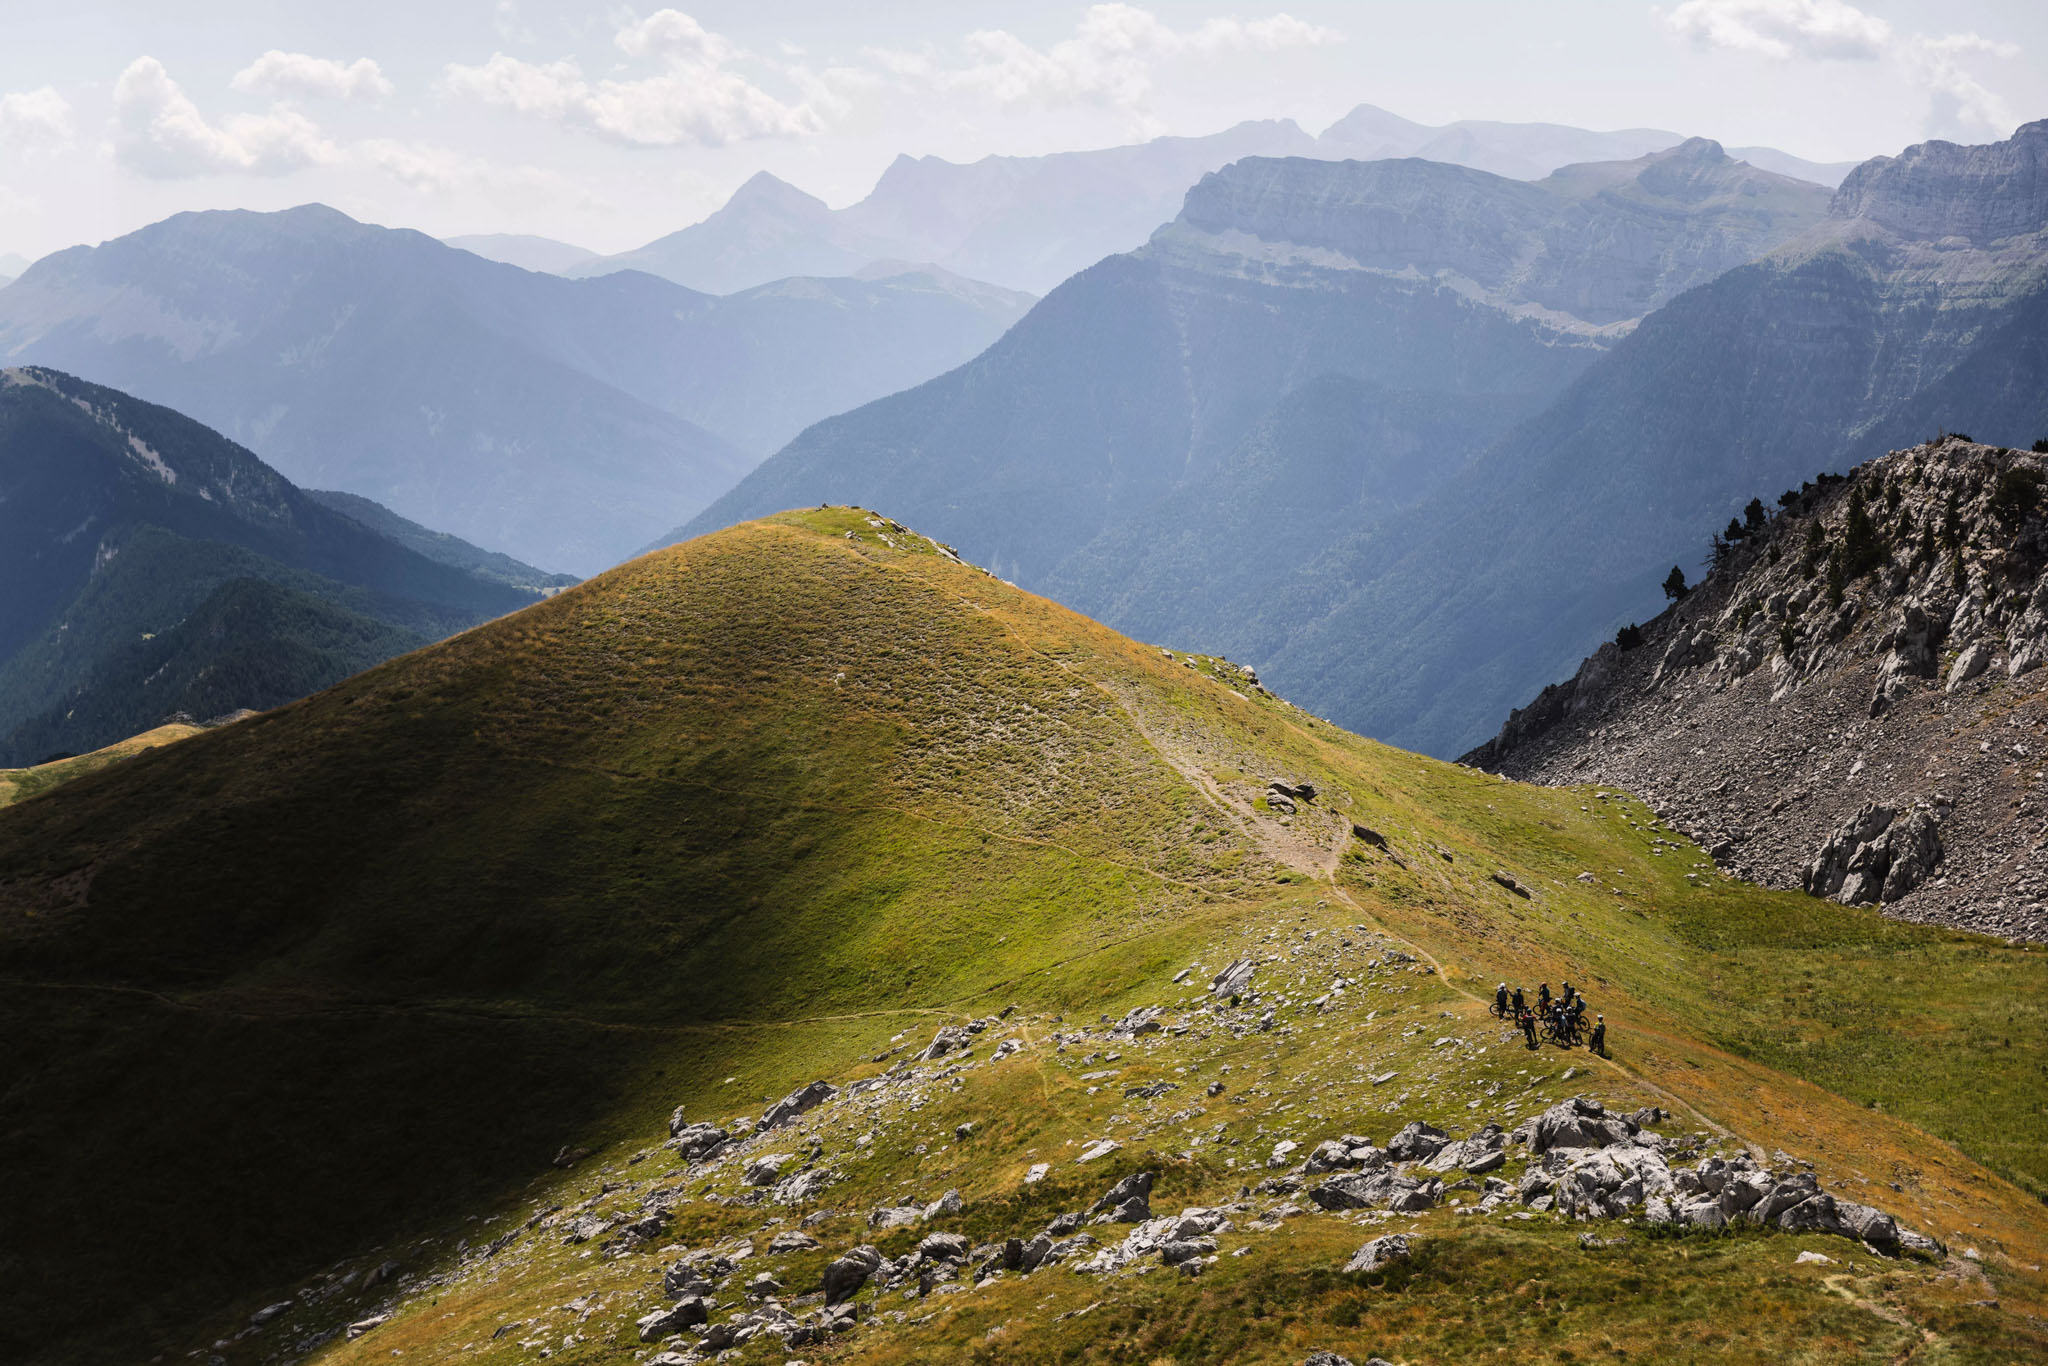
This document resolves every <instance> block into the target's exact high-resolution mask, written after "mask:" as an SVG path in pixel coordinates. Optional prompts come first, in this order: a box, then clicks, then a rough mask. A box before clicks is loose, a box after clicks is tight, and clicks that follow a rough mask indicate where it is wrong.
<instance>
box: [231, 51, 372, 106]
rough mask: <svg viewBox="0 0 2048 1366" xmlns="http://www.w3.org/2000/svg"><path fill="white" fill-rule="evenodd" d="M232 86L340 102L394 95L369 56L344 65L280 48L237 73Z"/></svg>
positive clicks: (268, 93)
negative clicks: (280, 50)
mask: <svg viewBox="0 0 2048 1366" xmlns="http://www.w3.org/2000/svg"><path fill="white" fill-rule="evenodd" d="M229 84H231V85H233V86H234V88H235V89H237V90H242V91H251V92H255V93H258V94H264V95H320V96H325V97H327V98H330V99H337V100H356V99H378V98H381V97H383V96H385V95H389V94H391V93H392V85H391V82H390V81H388V80H386V79H384V72H383V71H382V70H381V69H380V68H379V67H378V65H377V64H376V63H375V62H373V61H371V60H370V59H369V58H368V57H359V58H357V59H356V60H355V61H353V62H346V63H344V62H337V61H335V60H334V59H332V58H330V57H314V56H310V55H309V54H307V53H304V52H279V51H278V50H277V49H276V48H272V49H271V50H270V51H268V52H266V53H264V54H263V55H262V56H261V57H258V58H257V59H256V60H255V61H253V62H251V63H250V64H249V65H248V66H246V67H244V68H242V69H241V70H240V71H237V72H236V73H235V78H234V80H233V81H231V82H230V83H229Z"/></svg>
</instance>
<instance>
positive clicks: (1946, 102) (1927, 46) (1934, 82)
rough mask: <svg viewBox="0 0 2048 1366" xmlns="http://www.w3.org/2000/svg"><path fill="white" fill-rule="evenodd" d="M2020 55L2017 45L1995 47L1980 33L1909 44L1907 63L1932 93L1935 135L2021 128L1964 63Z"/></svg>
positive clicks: (1930, 119) (1930, 120)
mask: <svg viewBox="0 0 2048 1366" xmlns="http://www.w3.org/2000/svg"><path fill="white" fill-rule="evenodd" d="M2019 51H2020V50H2019V48H2018V47H2017V46H2016V45H2014V44H2012V43H1995V42H1992V41H1990V40H1989V39H1986V38H1981V37H1979V36H1978V35H1976V34H1974V33H1951V34H1947V35H1945V36H1943V37H1940V38H1929V37H1925V36H1917V37H1915V38H1913V39H1912V40H1911V41H1910V42H1908V43H1907V44H1906V45H1905V46H1904V48H1903V50H1902V53H1901V60H1902V61H1903V62H1904V64H1905V66H1906V68H1907V70H1908V71H1910V72H1911V73H1912V75H1913V78H1914V79H1915V80H1917V81H1918V82H1919V83H1920V85H1921V86H1922V87H1923V88H1924V89H1925V90H1926V91H1927V94H1928V104H1929V108H1928V120H1927V122H1928V128H1929V131H1931V132H1935V133H1944V134H1947V133H1952V134H1954V135H1956V136H1958V137H1968V136H1970V135H1971V134H1972V132H1973V131H1975V130H1987V129H1988V130H1990V131H1992V132H1996V133H2000V134H2005V133H2009V132H2011V131H2012V130H2013V128H2015V127H2017V126H2018V124H2019V120H2018V119H2016V118H2015V117H2013V111H2012V108H2011V106H2009V105H2007V104H2006V102H2005V101H2004V100H2002V99H2000V98H1999V97H1998V96H1997V95H1996V94H1994V93H1993V92H1992V91H1991V90H1990V89H1989V88H1988V87H1987V86H1985V85H1984V83H1983V82H1981V81H1979V80H1978V79H1977V78H1976V77H1975V76H1972V75H1971V74H1970V73H1969V72H1968V71H1965V70H1964V69H1963V67H1962V58H1964V57H1966V56H1970V55H1982V56H1990V57H2017V56H2018V55H2019Z"/></svg>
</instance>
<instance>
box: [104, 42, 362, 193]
mask: <svg viewBox="0 0 2048 1366" xmlns="http://www.w3.org/2000/svg"><path fill="white" fill-rule="evenodd" d="M114 126H115V137H114V157H115V159H116V160H117V161H119V162H120V163H121V165H123V166H125V167H127V168H128V169H129V170H131V171H134V172H135V173H137V174H138V175H144V176H148V177H150V178H151V179H153V180H178V179H183V178H186V177H190V176H202V175H220V174H236V173H239V174H245V175H286V174H289V173H290V172H292V171H296V170H299V169H300V168H301V167H305V166H316V165H322V164H326V163H329V162H332V161H334V160H336V159H337V157H338V156H339V151H338V149H337V148H336V147H335V145H334V144H333V143H332V142H329V141H328V140H327V139H326V138H325V137H323V136H322V135H321V133H320V129H319V127H318V126H317V125H315V124H314V123H313V122H312V121H311V120H310V119H308V118H306V117H305V116H304V115H302V114H299V113H297V112H296V111H294V110H290V109H284V108H274V109H272V110H271V111H270V112H269V113H267V114H238V115H235V116H234V117H232V118H229V119H226V120H224V121H222V122H219V123H214V122H210V121H209V120H208V119H207V118H206V116H205V115H204V114H202V113H200V112H199V107H198V106H197V105H195V104H193V103H192V101H191V99H190V98H189V97H188V96H187V95H186V94H185V92H184V91H183V90H181V89H180V88H179V87H178V83H177V82H176V81H174V80H172V79H171V76H170V73H169V72H168V71H166V70H164V65H163V63H162V62H159V61H158V60H157V59H156V58H154V57H138V58H136V59H135V60H134V61H133V62H131V63H129V65H128V69H127V70H126V71H123V72H122V73H121V78H120V79H119V80H118V81H116V82H115V83H114Z"/></svg>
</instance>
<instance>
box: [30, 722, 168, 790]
mask: <svg viewBox="0 0 2048 1366" xmlns="http://www.w3.org/2000/svg"><path fill="white" fill-rule="evenodd" d="M200 733H201V728H200V727H198V726H187V725H169V726H158V727H156V728H155V729H154V730H148V731H144V732H143V733H142V734H140V735H136V736H133V737H131V738H129V739H126V740H123V741H121V742H120V743H118V744H112V745H108V746H106V747H105V748H102V749H96V750H94V751H92V752H91V753H90V754H74V755H72V756H70V757H69V758H66V759H55V760H52V761H51V762H49V763H45V764H37V765H35V766H34V767H33V768H5V769H0V806H12V805H13V804H14V803H16V802H18V801H22V800H25V799H26V798H29V797H33V796H35V795H36V794H37V793H39V792H47V791H49V790H50V789H52V788H55V787H60V786H62V785H63V784H65V783H68V782H70V781H71V780H72V779H73V778H82V777H84V776H85V775H86V774H88V773H97V772H98V771H99V770H101V769H103V768H105V767H107V765H109V764H113V763H117V762H119V761H120V760H122V759H126V758H130V757H132V756H134V755H137V754H140V753H142V752H143V751H144V750H148V749H155V748H156V747H157V746H159V745H168V744H173V743H175V742H176V741H179V740H183V739H185V738H186V737H188V736H193V735H198V734H200Z"/></svg>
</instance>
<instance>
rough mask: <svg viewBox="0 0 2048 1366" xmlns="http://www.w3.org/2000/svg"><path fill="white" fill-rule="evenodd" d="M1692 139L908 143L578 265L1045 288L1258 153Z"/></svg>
mask: <svg viewBox="0 0 2048 1366" xmlns="http://www.w3.org/2000/svg"><path fill="white" fill-rule="evenodd" d="M1683 141H1685V139H1684V137H1682V136H1681V135H1680V134H1677V133H1668V132H1663V131H1661V130H1658V129H1650V128H1639V129H1627V130H1624V131H1621V132H1613V133H1601V132H1591V131H1588V130H1586V129H1583V128H1568V127H1564V126H1561V125H1558V124H1549V123H1488V122H1476V121H1462V122H1459V123H1452V124H1447V125H1444V126H1442V127H1428V126H1426V125H1423V124H1419V123H1412V122H1410V121H1409V120H1407V119H1403V118H1400V117H1398V116H1396V115H1393V114H1389V113H1387V112H1386V111H1385V110H1382V109H1376V108H1374V107H1373V106H1372V105H1360V106H1359V107H1358V108H1356V109H1354V110H1352V111H1351V113H1349V114H1347V115H1345V116H1344V117H1343V118H1342V119H1340V120H1338V121H1337V122H1336V123H1335V124H1332V125H1331V126H1330V127H1329V128H1328V129H1326V130H1325V131H1324V133H1323V134H1322V136H1321V137H1312V136H1310V135H1309V134H1308V133H1305V132H1303V131H1302V129H1301V128H1300V127H1299V126H1298V125H1297V124H1295V123H1294V122H1293V121H1292V120H1288V119H1274V120H1264V121H1258V122H1247V123H1241V124H1238V125H1237V126H1236V127H1233V128H1229V129H1226V130H1225V131H1223V132H1221V133H1215V134H1212V135H1210V136H1207V137H1192V138H1189V137H1165V138H1156V139H1154V140H1153V141H1151V142H1146V143H1139V144H1136V145H1133V146H1128V147H1110V148H1104V149H1101V150H1099V151H1086V152H1059V153H1054V154H1052V155H1049V156H1038V157H1004V156H990V157H983V158H982V159H981V160H979V161H976V162H972V163H970V164H966V165H961V164H959V163H956V162H950V161H945V160H942V159H941V158H938V157H909V156H901V157H898V158H897V159H896V161H895V162H894V163H893V164H892V165H891V166H890V167H889V169H888V170H887V171H885V172H883V174H882V177H881V179H880V180H879V181H877V182H876V184H875V188H874V189H873V190H872V191H871V192H870V193H869V194H868V196H867V197H866V198H865V199H863V200H861V201H860V202H859V203H857V204H853V205H851V206H849V207H847V208H844V209H836V210H835V209H832V208H829V207H827V206H826V204H825V202H824V201H823V200H821V199H818V198H815V197H814V196H812V195H809V194H806V193H804V192H803V191H802V190H799V189H797V188H796V187H795V186H793V185H790V184H787V183H785V182H783V181H781V180H777V179H776V178H775V177H774V176H772V175H769V174H767V173H766V172H763V173H761V174H759V175H756V176H755V177H754V178H753V179H751V180H749V181H748V182H747V183H746V184H745V185H742V186H741V187H740V188H739V189H738V190H737V191H736V192H734V194H733V196H732V199H731V200H730V201H729V202H728V203H727V204H726V205H725V206H724V207H723V208H721V209H719V210H718V211H717V212H716V213H714V214H712V215H711V216H710V217H709V218H707V219H705V220H704V221H703V222H701V223H697V224H694V225H692V226H691V227H687V228H684V229H682V230H681V231H679V232H674V233H670V234H669V235H667V236H665V237H662V238H659V239H657V240H655V241H653V242H650V243H648V244H647V245H646V246H644V247H641V248H639V249H638V250H635V251H630V252H625V253H623V254H621V255H617V256H606V257H598V258H596V259H593V260H587V261H584V262H581V263H580V264H577V265H574V266H572V267H570V268H568V271H567V273H569V274H572V275H578V276H592V275H602V274H605V273H607V272H610V271H615V270H644V271H647V272H649V273H651V274H654V275H659V276H662V277H663V278H664V279H668V280H673V281H675V282H676V283H678V284H682V285H687V286H688V287H690V288H692V289H701V290H705V291H707V292H710V293H714V294H724V293H730V292H733V291H735V290H740V289H745V288H748V287H750V286H752V285H757V284H762V283H765V282H766V281H769V280H774V279H780V278H781V277H783V276H786V275H840V274H849V273H851V272H853V271H854V270H856V269H858V268H859V267H860V266H861V265H862V264H864V263H866V262H868V261H871V260H874V259H876V258H900V259H905V260H914V261H931V262H935V263H937V264H938V265H941V266H943V267H945V268H946V269H948V270H952V271H955V272H958V273H959V274H962V275H966V276H970V277H972V278H974V279H977V280H991V281H994V282H996V283H998V284H1003V285H1009V286H1011V287H1014V288H1017V289H1024V290H1029V291H1031V292H1033V293H1039V294H1042V293H1044V292H1046V291H1047V290H1049V289H1051V288H1053V287H1054V286H1055V285H1057V284H1059V283H1060V282H1061V281H1062V280H1065V279H1066V278H1067V277H1068V276H1070V275H1073V274H1074V273H1076V272H1077V271H1080V270H1082V269H1085V268H1086V267H1088V266H1090V265H1092V264H1094V263H1095V262H1096V261H1099V260H1101V259H1102V258H1103V257H1105V256H1108V255H1111V254H1113V253H1116V252H1122V251H1129V250H1130V249H1132V248H1134V247H1136V246H1138V245H1140V244H1141V243H1143V242H1144V241H1145V240H1146V238H1148V237H1149V236H1150V235H1151V233H1152V231H1153V230H1154V229H1155V228H1157V227H1158V226H1159V225H1160V224H1161V223H1164V222H1166V221H1167V220H1168V219H1171V218H1172V217H1173V216H1174V215H1175V214H1176V213H1177V212H1178V211H1179V209H1180V204H1181V199H1182V197H1183V196H1184V195H1185V194H1186V192H1187V190H1188V188H1189V187H1190V186H1192V185H1193V184H1194V183H1195V182H1196V181H1197V180H1199V179H1201V177H1202V176H1204V175H1206V174H1207V173H1209V172H1211V171H1215V170H1219V169H1221V168H1222V167H1224V166H1227V165H1229V164H1230V163H1231V162H1233V161H1237V160H1239V159H1240V158H1243V157H1248V156H1260V157H1313V158H1317V159H1320V160H1345V159H1356V160H1381V159H1385V158H1393V157H1420V158H1423V159H1425V160H1429V161H1437V162H1443V163H1446V164H1449V165H1455V166H1468V167H1472V168H1474V169H1477V170H1483V171H1490V172H1493V173H1494V174H1496V175H1502V176H1507V177H1510V178H1514V179H1522V180H1538V179H1541V178H1542V177H1544V176H1547V175H1549V174H1550V173H1551V172H1552V171H1555V170H1557V169H1558V168H1560V167H1562V166H1567V165H1572V164H1576V163H1582V162H1601V161H1620V160H1627V159H1631V158H1634V157H1638V156H1642V155H1644V154H1646V153H1649V152H1657V151H1664V150H1668V149H1669V148H1672V147H1675V146H1677V145H1678V144H1679V143H1681V142H1683ZM1733 155H1734V156H1736V157H1738V158H1740V159H1742V160H1746V161H1749V162H1750V163H1751V164H1752V165H1754V166H1757V167H1759V168H1760V169H1763V170H1769V171H1775V172H1777V173H1779V174H1781V175H1788V176H1793V177H1795V178H1799V179H1804V180H1809V181H1812V182H1815V183H1817V184H1821V185H1825V186H1828V187H1833V186H1834V185H1835V184H1837V183H1838V182H1839V181H1840V180H1841V178H1842V176H1844V175H1845V174H1847V173H1848V170H1849V167H1850V166H1851V165H1852V164H1853V163H1846V162H1845V163H1842V164H1839V165H1821V164H1818V163H1814V162H1809V161H1802V160H1800V159H1799V158H1798V157H1794V156H1789V155H1787V154H1785V153H1783V152H1778V151H1775V150H1773V149H1771V148H1767V147H1753V148H1740V149H1737V150H1736V151H1735V152H1734V153H1733Z"/></svg>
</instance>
